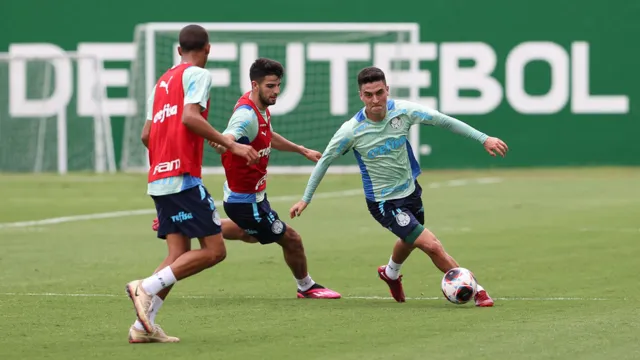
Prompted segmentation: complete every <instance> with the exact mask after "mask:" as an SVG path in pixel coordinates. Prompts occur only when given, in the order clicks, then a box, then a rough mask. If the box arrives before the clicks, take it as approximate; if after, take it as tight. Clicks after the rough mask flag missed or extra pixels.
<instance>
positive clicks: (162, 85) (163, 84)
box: [160, 75, 173, 95]
mask: <svg viewBox="0 0 640 360" xmlns="http://www.w3.org/2000/svg"><path fill="white" fill-rule="evenodd" d="M171 79H173V75H172V76H171V77H170V78H169V81H166V82H165V81H164V80H162V81H160V87H161V88H164V91H165V92H166V93H167V95H169V83H171Z"/></svg>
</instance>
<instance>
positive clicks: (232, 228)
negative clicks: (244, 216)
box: [220, 219, 258, 244]
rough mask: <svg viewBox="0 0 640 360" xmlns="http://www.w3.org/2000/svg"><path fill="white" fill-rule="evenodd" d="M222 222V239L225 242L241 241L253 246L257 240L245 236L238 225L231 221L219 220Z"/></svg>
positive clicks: (247, 235) (244, 232)
mask: <svg viewBox="0 0 640 360" xmlns="http://www.w3.org/2000/svg"><path fill="white" fill-rule="evenodd" d="M220 221H221V222H222V237H223V238H224V239H225V240H241V241H242V242H246V243H249V244H255V243H257V242H258V239H256V238H255V237H253V236H251V235H249V234H247V232H246V231H244V229H242V228H241V227H240V226H238V224H236V223H235V222H233V220H231V219H220Z"/></svg>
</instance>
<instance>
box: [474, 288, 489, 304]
mask: <svg viewBox="0 0 640 360" xmlns="http://www.w3.org/2000/svg"><path fill="white" fill-rule="evenodd" d="M475 301H476V306H480V307H492V306H493V299H492V298H491V296H489V294H487V292H486V290H482V291H478V293H477V294H476V296H475Z"/></svg>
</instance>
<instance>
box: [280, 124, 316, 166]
mask: <svg viewBox="0 0 640 360" xmlns="http://www.w3.org/2000/svg"><path fill="white" fill-rule="evenodd" d="M271 134H272V135H271V146H272V147H273V148H274V149H276V150H279V151H287V152H294V153H298V154H300V155H303V156H304V157H306V158H307V159H309V160H311V161H313V162H318V160H319V159H320V157H321V156H322V154H321V153H320V152H318V151H315V150H311V149H307V148H306V147H304V146H302V145H298V144H296V143H294V142H292V141H290V140H288V139H287V138H285V137H284V136H282V135H280V134H278V133H277V132H275V131H273V129H272V130H271Z"/></svg>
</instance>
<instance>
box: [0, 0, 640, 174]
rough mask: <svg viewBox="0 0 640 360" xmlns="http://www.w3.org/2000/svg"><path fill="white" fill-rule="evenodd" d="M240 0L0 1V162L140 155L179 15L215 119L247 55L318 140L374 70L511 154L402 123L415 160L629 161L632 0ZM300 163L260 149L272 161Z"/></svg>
mask: <svg viewBox="0 0 640 360" xmlns="http://www.w3.org/2000/svg"><path fill="white" fill-rule="evenodd" d="M252 1H253V0H250V1H249V2H245V3H243V7H245V8H247V9H252V10H251V11H246V10H244V11H242V10H241V9H239V8H238V6H237V4H236V3H234V2H203V3H199V4H197V5H194V9H197V10H193V11H184V12H183V11H181V10H178V8H179V7H180V6H182V5H179V4H176V3H175V2H171V1H164V0H160V1H146V0H141V1H137V2H136V3H135V5H132V3H131V2H128V1H122V0H111V1H104V2H91V3H89V2H84V1H73V0H72V1H65V2H64V3H53V2H46V3H42V4H38V6H37V7H36V8H34V4H33V3H31V2H28V1H27V2H19V1H6V2H3V4H2V5H1V6H2V9H3V13H6V14H10V16H7V18H6V19H5V21H3V24H2V25H1V26H2V29H3V31H2V35H1V36H0V51H1V52H3V53H2V54H1V55H0V81H1V82H2V83H3V85H2V88H1V89H3V90H2V91H0V104H2V106H1V107H0V144H2V145H1V146H2V151H1V155H0V170H1V171H3V172H43V171H44V172H65V171H78V170H82V171H97V172H103V171H118V170H122V171H131V170H134V169H136V168H139V167H141V166H144V161H145V157H144V151H143V148H142V145H141V144H140V141H139V140H138V135H139V132H140V128H141V125H142V123H143V121H144V120H143V117H144V111H143V109H144V100H145V99H146V97H147V94H148V91H149V88H150V87H151V86H152V85H153V84H154V83H155V81H156V77H157V76H159V75H160V74H162V73H163V72H164V71H165V70H166V69H167V68H168V67H170V66H171V65H172V64H173V63H174V61H175V60H176V59H175V56H176V50H175V47H176V41H177V31H178V30H179V29H180V27H181V26H182V25H185V24H184V23H185V22H186V23H192V22H195V23H202V24H205V25H207V27H208V29H209V30H210V34H211V41H212V43H213V50H212V53H211V59H210V62H209V64H208V67H209V68H210V69H211V72H212V76H213V81H214V85H213V89H212V100H213V103H214V110H215V111H213V112H212V118H211V121H212V123H213V124H214V126H216V127H218V128H222V127H224V126H225V125H226V120H227V119H228V117H229V115H230V113H231V110H232V106H233V103H235V100H236V99H237V98H238V97H239V96H240V95H241V94H242V92H243V91H244V90H246V89H247V88H248V87H249V86H250V85H249V81H248V66H249V64H250V63H251V61H253V59H254V58H255V57H257V56H266V57H273V58H275V59H277V60H279V61H281V62H282V63H283V64H284V65H285V67H286V69H287V75H286V77H285V79H284V93H283V97H282V98H281V99H280V100H279V103H278V105H277V106H275V107H274V114H277V115H279V116H278V118H277V119H276V125H277V126H278V130H279V131H281V132H283V133H284V134H286V135H287V136H289V137H291V138H293V139H294V140H296V141H298V142H300V143H303V144H305V145H307V146H309V147H314V148H322V147H323V146H325V145H326V143H327V141H328V139H329V138H330V136H331V135H332V134H333V132H334V131H335V130H336V129H337V128H338V126H339V125H340V124H341V123H342V122H343V121H345V120H346V119H348V118H350V117H351V116H352V115H353V114H354V113H355V112H356V111H357V110H358V109H359V108H360V107H361V103H360V101H359V99H358V97H357V86H356V85H357V84H356V82H355V76H356V74H357V71H358V70H359V69H361V68H362V67H365V66H368V65H372V64H373V65H377V66H380V67H382V68H384V69H385V70H386V71H387V73H388V76H389V84H390V86H391V89H392V93H393V95H394V96H395V97H396V98H407V99H411V100H414V101H419V102H422V103H424V104H427V105H430V106H433V107H435V108H437V109H439V110H441V111H442V112H445V113H447V114H450V115H452V116H455V117H458V118H460V119H462V120H464V121H467V122H469V123H471V124H472V125H474V126H476V127H478V128H480V129H481V130H483V131H485V132H487V133H489V134H492V135H495V136H499V137H501V138H503V139H504V140H505V141H507V142H508V144H509V145H510V147H511V148H512V149H513V154H512V155H511V156H510V157H509V158H508V159H506V160H504V161H500V162H495V161H493V160H492V159H490V158H487V157H486V156H484V154H482V153H481V152H474V151H471V149H472V148H473V147H474V146H475V144H469V143H467V142H464V141H463V142H460V141H458V139H456V137H455V136H453V135H450V134H448V133H437V134H435V133H434V132H433V131H432V129H424V128H423V129H420V130H417V129H416V133H415V134H414V138H413V141H412V143H413V144H414V150H415V151H416V153H419V154H420V162H421V163H422V164H424V165H425V166H428V167H429V168H468V167H481V168H483V167H488V166H510V167H511V166H526V167H530V166H566V165H638V164H639V161H640V160H639V157H638V154H640V142H638V141H635V140H634V139H635V137H636V136H637V134H638V131H639V130H640V123H639V122H638V121H637V120H634V113H636V112H637V111H638V105H637V104H636V102H634V98H635V97H636V96H638V92H639V90H638V87H637V86H636V85H635V82H634V81H633V79H637V78H638V77H639V75H640V73H639V71H640V70H638V67H637V66H635V62H636V61H635V59H636V57H637V49H636V46H635V45H634V43H633V39H634V38H635V36H636V35H638V32H639V31H640V30H639V27H640V25H638V22H637V21H635V20H634V19H635V16H636V15H637V14H638V6H639V5H638V4H636V3H634V2H626V1H621V0H613V1H612V2H608V3H606V5H605V3H604V2H601V1H592V0H589V1H581V2H579V4H580V6H579V7H576V6H575V4H577V3H576V2H571V1H569V2H557V1H552V0H543V1H538V2H535V3H529V2H525V3H512V2H509V1H493V2H489V3H486V2H485V3H474V2H463V3H460V2H453V3H452V2H448V1H431V2H429V3H423V2H419V1H414V2H412V1H408V2H404V3H402V4H388V3H384V2H375V1H373V2H372V1H366V2H365V1H356V0H354V1H351V2H348V3H345V2H343V1H334V0H328V1H323V2H321V3H317V4H316V3H314V4H312V5H309V6H307V5H305V6H306V7H298V6H295V5H296V3H294V2H289V1H272V2H268V3H261V2H258V1H255V2H252ZM194 12H195V15H194ZM175 22H177V23H178V24H170V23H175ZM181 22H182V24H180V23H181ZM149 23H154V24H153V25H150V24H149ZM145 24H146V25H145ZM604 24H606V26H605V25H604ZM416 145H417V146H416ZM302 164H304V163H303V160H302V159H299V158H298V157H295V156H288V155H274V157H273V158H272V165H274V166H299V165H302ZM217 165H219V162H218V160H217V158H216V157H215V156H213V155H211V156H208V157H207V166H212V167H215V166H217ZM343 165H348V162H347V161H346V160H345V161H344V163H343Z"/></svg>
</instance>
